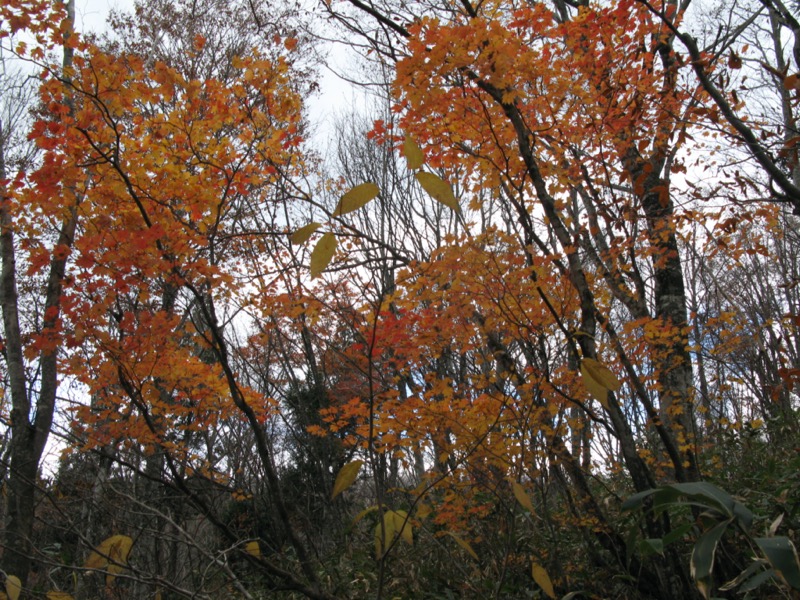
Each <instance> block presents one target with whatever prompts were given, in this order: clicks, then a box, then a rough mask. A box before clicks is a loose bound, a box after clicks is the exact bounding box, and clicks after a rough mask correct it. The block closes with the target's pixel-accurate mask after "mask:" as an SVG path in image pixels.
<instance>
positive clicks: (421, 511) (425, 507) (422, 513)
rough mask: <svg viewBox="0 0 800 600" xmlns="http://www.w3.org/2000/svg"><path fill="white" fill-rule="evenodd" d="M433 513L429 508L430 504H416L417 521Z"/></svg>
mask: <svg viewBox="0 0 800 600" xmlns="http://www.w3.org/2000/svg"><path fill="white" fill-rule="evenodd" d="M432 512H433V509H432V508H431V507H430V504H418V505H417V519H425V518H427V517H428V515H430V514H431V513H432Z"/></svg>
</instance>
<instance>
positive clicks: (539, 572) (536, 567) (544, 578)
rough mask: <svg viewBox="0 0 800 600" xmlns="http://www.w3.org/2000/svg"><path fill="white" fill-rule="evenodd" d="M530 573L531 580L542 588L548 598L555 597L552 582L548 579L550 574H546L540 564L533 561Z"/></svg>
mask: <svg viewBox="0 0 800 600" xmlns="http://www.w3.org/2000/svg"><path fill="white" fill-rule="evenodd" d="M531 575H533V580H534V581H535V582H536V584H537V585H538V586H539V587H540V588H542V591H543V592H544V593H545V594H547V597H548V598H555V597H556V592H555V590H554V589H553V582H552V581H550V575H548V574H547V571H546V570H545V568H544V567H543V566H542V565H540V564H538V563H533V565H532V566H531Z"/></svg>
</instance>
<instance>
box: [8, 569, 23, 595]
mask: <svg viewBox="0 0 800 600" xmlns="http://www.w3.org/2000/svg"><path fill="white" fill-rule="evenodd" d="M20 593H22V582H21V581H20V580H19V577H17V576H16V575H8V576H6V594H8V600H17V598H19V595H20Z"/></svg>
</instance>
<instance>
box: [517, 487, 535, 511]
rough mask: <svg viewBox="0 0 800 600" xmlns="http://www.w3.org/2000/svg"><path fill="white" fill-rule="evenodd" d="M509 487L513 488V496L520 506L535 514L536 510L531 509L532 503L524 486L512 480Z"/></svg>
mask: <svg viewBox="0 0 800 600" xmlns="http://www.w3.org/2000/svg"><path fill="white" fill-rule="evenodd" d="M511 489H512V490H514V498H516V499H517V502H519V504H520V506H521V507H522V508H524V509H525V510H527V511H528V512H529V513H531V514H532V515H533V514H536V511H535V510H534V509H533V503H532V502H531V499H530V497H529V496H528V494H527V493H526V492H525V488H523V487H522V485H520V484H519V483H517V482H516V481H512V482H511Z"/></svg>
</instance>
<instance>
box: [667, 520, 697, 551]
mask: <svg viewBox="0 0 800 600" xmlns="http://www.w3.org/2000/svg"><path fill="white" fill-rule="evenodd" d="M692 527H694V523H692V522H691V521H690V522H688V523H684V524H683V525H681V526H679V527H675V528H674V529H673V530H672V531H670V532H669V533H668V534H667V535H665V536H664V545H665V546H668V545H669V544H672V543H673V542H677V541H678V540H682V539H683V537H684V536H685V535H686V534H687V533H689V531H691V529H692Z"/></svg>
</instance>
